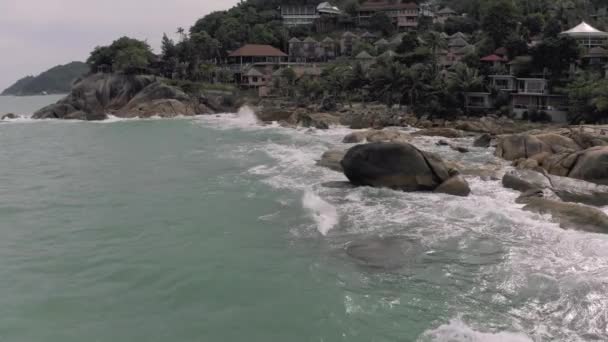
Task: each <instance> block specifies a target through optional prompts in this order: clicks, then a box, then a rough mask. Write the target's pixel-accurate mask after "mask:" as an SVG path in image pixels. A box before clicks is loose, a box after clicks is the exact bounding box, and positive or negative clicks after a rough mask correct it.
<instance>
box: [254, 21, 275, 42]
mask: <svg viewBox="0 0 608 342" xmlns="http://www.w3.org/2000/svg"><path fill="white" fill-rule="evenodd" d="M249 41H250V42H251V43H255V44H268V45H277V44H278V40H277V38H276V37H275V36H274V33H273V32H272V30H271V29H270V28H269V27H268V26H267V25H264V24H257V25H255V26H254V27H253V29H252V30H251V32H250V33H249Z"/></svg>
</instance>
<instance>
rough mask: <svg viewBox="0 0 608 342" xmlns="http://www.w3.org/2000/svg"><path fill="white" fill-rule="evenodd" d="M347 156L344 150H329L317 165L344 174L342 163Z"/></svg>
mask: <svg viewBox="0 0 608 342" xmlns="http://www.w3.org/2000/svg"><path fill="white" fill-rule="evenodd" d="M345 154H346V151H344V150H329V151H327V152H325V153H323V155H322V156H321V160H319V161H317V165H318V166H322V167H326V168H328V169H330V170H334V171H337V172H343V171H344V170H343V169H342V164H341V162H342V159H344V155H345Z"/></svg>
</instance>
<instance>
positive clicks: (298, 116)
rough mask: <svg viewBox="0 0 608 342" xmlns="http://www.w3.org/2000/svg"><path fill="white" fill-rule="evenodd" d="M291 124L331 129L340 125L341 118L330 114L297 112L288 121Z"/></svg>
mask: <svg viewBox="0 0 608 342" xmlns="http://www.w3.org/2000/svg"><path fill="white" fill-rule="evenodd" d="M288 122H289V123H292V124H294V125H298V126H302V127H311V128H317V129H329V127H331V126H335V125H338V124H340V118H339V117H337V116H334V115H332V114H329V113H312V114H310V113H306V112H303V111H297V112H295V113H293V115H292V116H291V117H290V118H289V120H288Z"/></svg>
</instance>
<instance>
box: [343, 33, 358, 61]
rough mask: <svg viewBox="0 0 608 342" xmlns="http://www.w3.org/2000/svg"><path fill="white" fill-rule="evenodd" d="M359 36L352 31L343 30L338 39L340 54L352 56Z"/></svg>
mask: <svg viewBox="0 0 608 342" xmlns="http://www.w3.org/2000/svg"><path fill="white" fill-rule="evenodd" d="M360 39H361V38H359V36H357V35H356V34H354V33H352V32H344V34H343V35H342V39H341V40H340V54H341V55H342V56H352V55H353V51H354V49H355V45H356V44H357V43H358V42H359V41H360Z"/></svg>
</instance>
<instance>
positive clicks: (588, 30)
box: [561, 21, 608, 38]
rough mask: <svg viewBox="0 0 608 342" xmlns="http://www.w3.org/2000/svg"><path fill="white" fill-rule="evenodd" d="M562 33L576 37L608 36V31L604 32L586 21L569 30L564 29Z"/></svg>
mask: <svg viewBox="0 0 608 342" xmlns="http://www.w3.org/2000/svg"><path fill="white" fill-rule="evenodd" d="M561 34H565V35H568V36H571V37H574V38H581V37H585V38H586V37H608V33H607V32H602V31H600V30H598V29H596V28H595V27H593V26H591V25H589V24H587V23H586V22H584V21H583V22H582V23H580V24H579V25H578V26H576V27H574V28H571V29H569V30H568V31H564V32H562V33H561Z"/></svg>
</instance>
